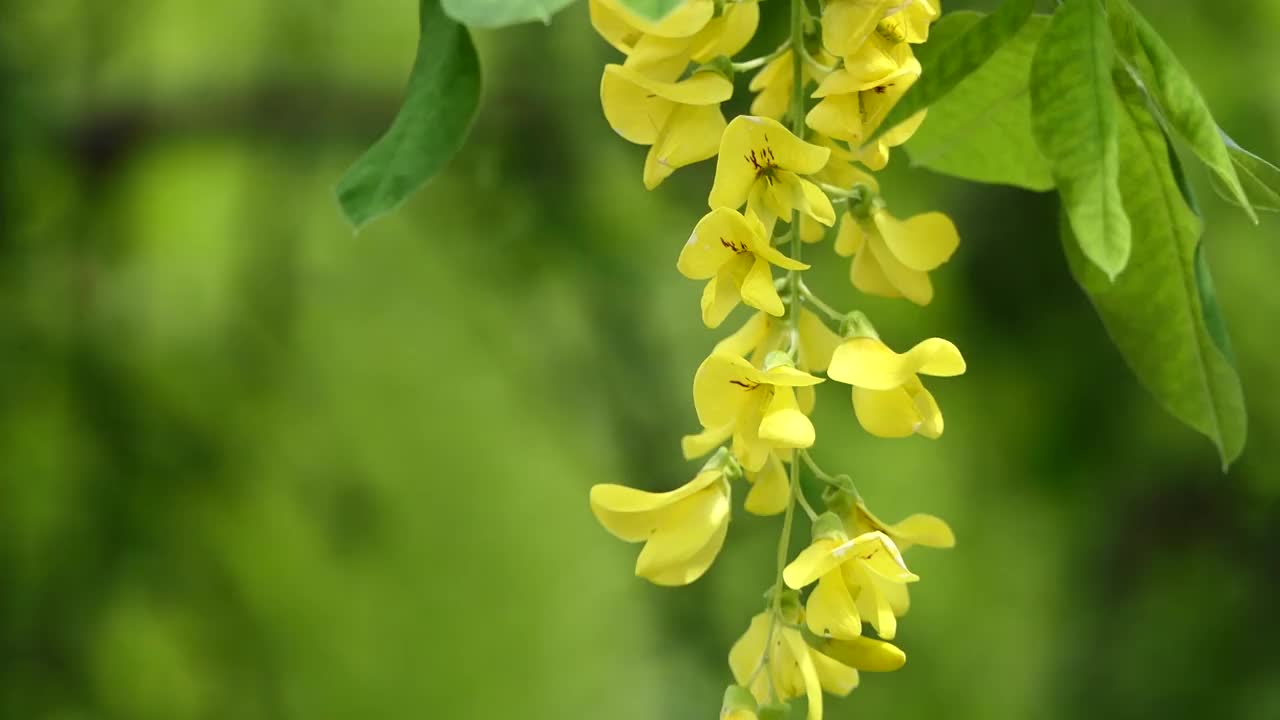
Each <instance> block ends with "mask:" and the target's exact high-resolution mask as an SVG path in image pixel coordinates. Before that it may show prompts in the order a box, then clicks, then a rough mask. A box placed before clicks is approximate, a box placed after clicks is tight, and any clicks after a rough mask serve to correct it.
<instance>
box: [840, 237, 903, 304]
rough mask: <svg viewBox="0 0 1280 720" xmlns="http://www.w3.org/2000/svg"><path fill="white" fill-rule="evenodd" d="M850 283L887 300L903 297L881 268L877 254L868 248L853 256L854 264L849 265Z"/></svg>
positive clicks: (864, 247) (869, 293) (863, 248)
mask: <svg viewBox="0 0 1280 720" xmlns="http://www.w3.org/2000/svg"><path fill="white" fill-rule="evenodd" d="M849 282H851V283H853V286H854V287H855V288H857V289H859V290H861V291H862V292H864V293H866V294H868V295H875V296H877V297H886V298H900V297H902V293H901V292H899V291H898V288H896V287H894V286H893V283H891V282H889V278H887V277H885V275H884V270H882V269H881V268H880V261H878V260H876V256H875V254H874V253H872V252H871V251H870V250H868V249H867V248H866V246H863V247H862V249H861V250H859V251H858V253H857V254H856V255H854V256H853V262H852V263H850V264H849Z"/></svg>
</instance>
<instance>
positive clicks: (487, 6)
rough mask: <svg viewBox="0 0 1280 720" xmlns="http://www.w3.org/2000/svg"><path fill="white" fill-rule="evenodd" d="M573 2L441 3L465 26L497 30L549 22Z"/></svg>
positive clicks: (446, 0) (493, 0) (494, 0)
mask: <svg viewBox="0 0 1280 720" xmlns="http://www.w3.org/2000/svg"><path fill="white" fill-rule="evenodd" d="M575 1H576V0H441V4H442V5H443V6H444V12H445V14H446V15H448V16H449V17H451V18H453V19H454V20H457V21H458V22H460V23H463V24H464V25H470V26H471V27H481V28H497V27H505V26H507V25H517V24H519V23H526V22H533V21H535V20H537V21H541V22H543V23H546V24H550V23H551V16H552V15H554V14H556V13H558V12H560V11H561V10H563V9H564V8H566V7H568V6H570V5H572V4H573V3H574V2H575Z"/></svg>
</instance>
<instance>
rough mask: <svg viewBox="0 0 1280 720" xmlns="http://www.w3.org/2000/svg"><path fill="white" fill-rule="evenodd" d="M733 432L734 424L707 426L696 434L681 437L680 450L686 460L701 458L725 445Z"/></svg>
mask: <svg viewBox="0 0 1280 720" xmlns="http://www.w3.org/2000/svg"><path fill="white" fill-rule="evenodd" d="M732 434H733V425H732V424H729V425H725V426H724V427H718V428H707V429H706V430H703V431H702V432H700V433H697V434H694V435H685V436H684V437H682V438H680V451H681V452H682V453H683V454H684V459H685V460H693V459H694V458H700V457H702V456H703V455H706V454H707V453H709V452H711V451H712V450H715V449H716V448H718V447H720V446H721V445H723V444H724V442H725V441H726V440H728V439H729V436H730V435H732Z"/></svg>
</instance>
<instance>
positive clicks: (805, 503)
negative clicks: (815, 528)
mask: <svg viewBox="0 0 1280 720" xmlns="http://www.w3.org/2000/svg"><path fill="white" fill-rule="evenodd" d="M792 464H793V465H794V464H795V462H794V461H792ZM796 489H797V490H799V491H800V492H798V493H796V501H797V502H799V503H800V507H802V508H804V514H805V515H808V516H809V522H813V521H814V520H817V519H818V513H817V511H816V510H814V509H813V506H812V505H810V504H809V498H807V497H805V496H804V490H803V489H802V488H796Z"/></svg>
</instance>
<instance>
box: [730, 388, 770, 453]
mask: <svg viewBox="0 0 1280 720" xmlns="http://www.w3.org/2000/svg"><path fill="white" fill-rule="evenodd" d="M770 395H772V393H767V392H753V393H751V396H750V397H749V398H748V399H747V402H746V403H744V404H743V407H742V412H740V413H739V414H738V423H737V424H736V425H735V426H734V428H733V445H732V450H733V455H734V457H736V458H738V462H739V463H741V464H742V467H743V469H744V470H746V471H748V472H758V471H759V470H760V469H761V468H763V467H764V465H765V463H766V462H767V461H768V460H769V454H770V453H771V452H773V451H774V445H773V444H772V443H770V442H768V441H766V440H763V439H761V438H760V423H761V422H762V421H763V419H764V406H765V402H766V401H767V400H768V398H769V396H770Z"/></svg>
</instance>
